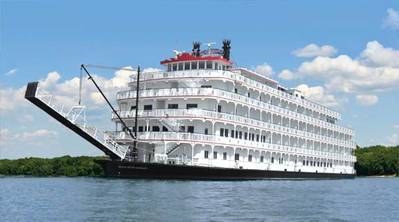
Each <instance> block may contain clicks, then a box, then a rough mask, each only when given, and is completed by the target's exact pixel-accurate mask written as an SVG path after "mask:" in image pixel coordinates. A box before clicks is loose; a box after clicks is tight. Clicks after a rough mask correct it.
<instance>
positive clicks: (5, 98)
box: [0, 86, 27, 113]
mask: <svg viewBox="0 0 399 222" xmlns="http://www.w3.org/2000/svg"><path fill="white" fill-rule="evenodd" d="M25 89H26V87H25V86H23V87H21V88H18V89H14V88H5V89H0V113H2V112H7V111H10V110H13V109H15V108H16V107H17V106H19V107H21V106H26V105H27V103H26V102H25V100H24V95H25Z"/></svg>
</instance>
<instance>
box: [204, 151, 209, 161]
mask: <svg viewBox="0 0 399 222" xmlns="http://www.w3.org/2000/svg"><path fill="white" fill-rule="evenodd" d="M208 156H209V151H208V150H205V151H204V158H205V159H208Z"/></svg>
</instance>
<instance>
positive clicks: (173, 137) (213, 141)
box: [117, 132, 354, 161]
mask: <svg viewBox="0 0 399 222" xmlns="http://www.w3.org/2000/svg"><path fill="white" fill-rule="evenodd" d="M117 135H118V137H119V139H121V140H123V139H125V138H128V135H127V134H126V133H124V132H118V133H117ZM138 139H139V140H140V141H143V142H144V141H146V142H150V143H151V142H153V143H159V142H165V141H168V142H175V143H182V142H186V143H193V144H195V143H200V144H207V145H210V146H218V145H220V146H229V147H242V148H247V149H258V150H261V151H262V150H263V151H269V152H280V153H281V152H284V153H289V154H297V155H298V154H302V155H307V156H312V157H316V158H328V159H335V160H346V161H353V160H354V156H351V155H344V154H340V153H333V152H325V151H315V150H309V149H304V148H298V147H290V146H286V145H279V144H272V143H262V142H256V141H250V140H242V139H236V138H231V137H220V136H214V135H205V134H195V133H174V132H140V133H139V134H138Z"/></svg>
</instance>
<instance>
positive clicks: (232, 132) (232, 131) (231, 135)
mask: <svg viewBox="0 0 399 222" xmlns="http://www.w3.org/2000/svg"><path fill="white" fill-rule="evenodd" d="M230 137H231V138H234V130H231V133H230Z"/></svg>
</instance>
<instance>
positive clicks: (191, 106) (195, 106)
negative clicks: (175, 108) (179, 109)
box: [186, 103, 198, 109]
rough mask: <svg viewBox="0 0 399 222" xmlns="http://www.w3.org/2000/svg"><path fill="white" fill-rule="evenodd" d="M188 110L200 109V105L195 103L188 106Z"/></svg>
mask: <svg viewBox="0 0 399 222" xmlns="http://www.w3.org/2000/svg"><path fill="white" fill-rule="evenodd" d="M186 108H187V109H195V108H198V104H194V103H189V104H187V105H186Z"/></svg>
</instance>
